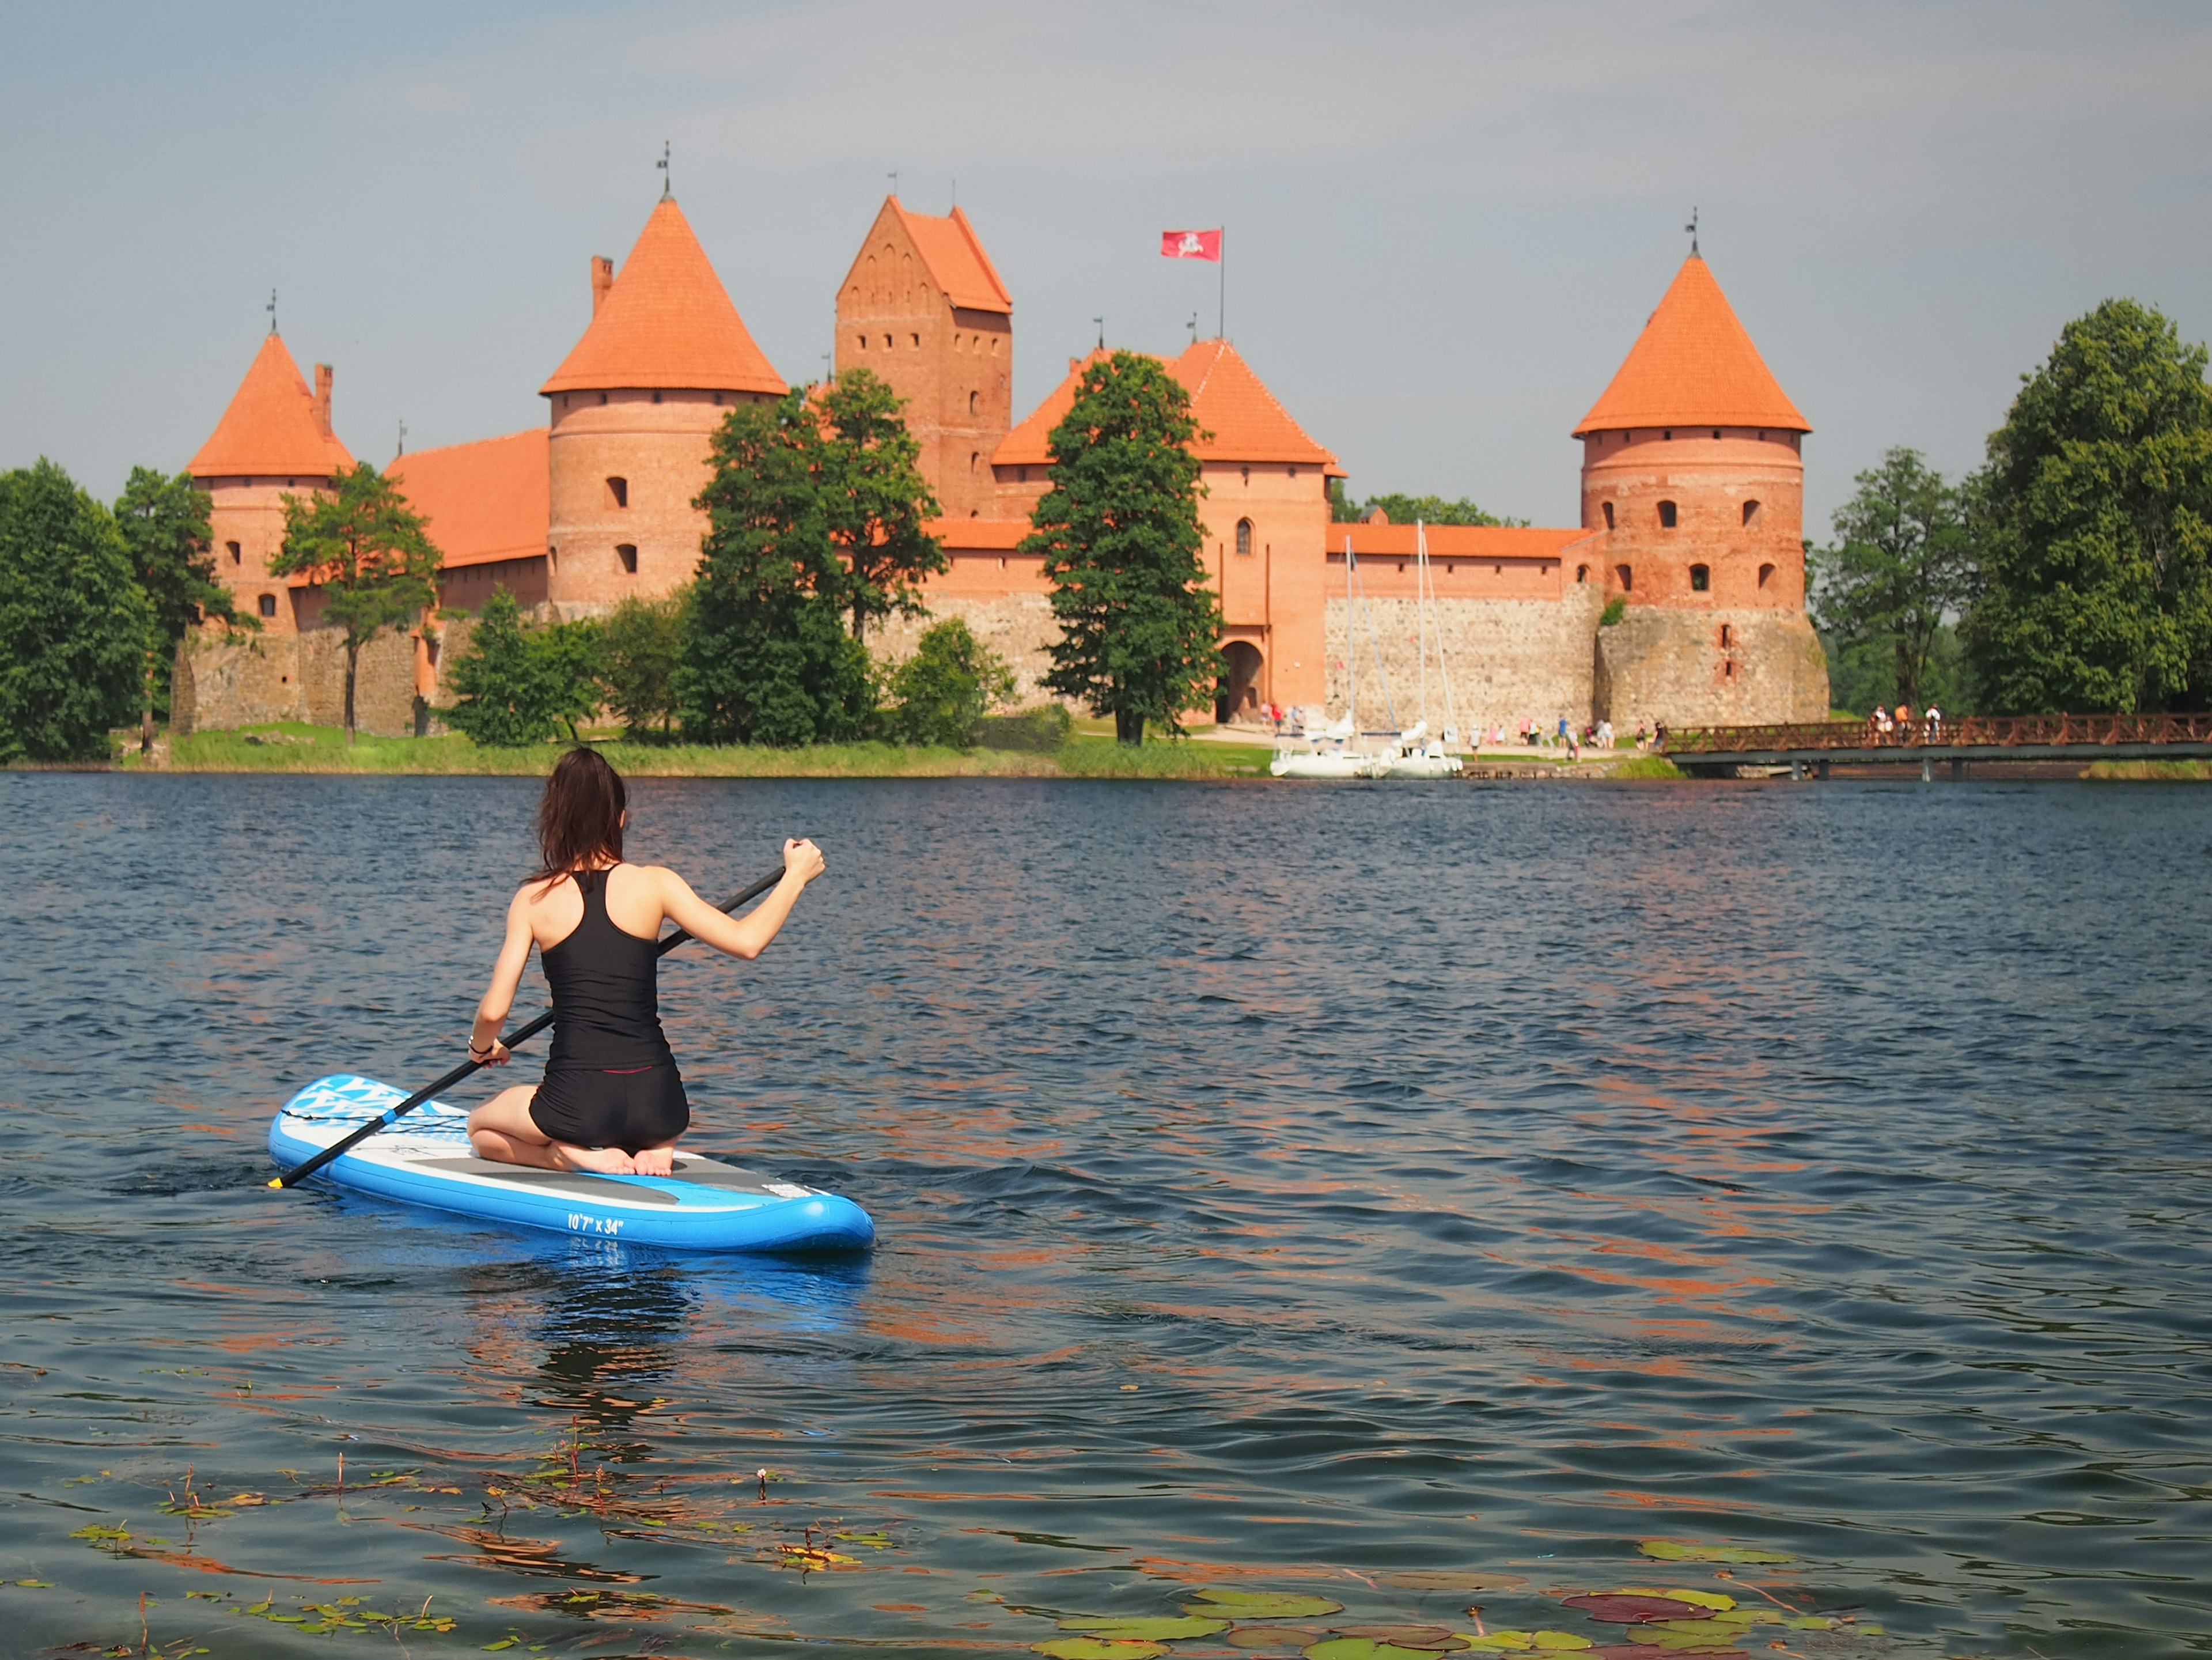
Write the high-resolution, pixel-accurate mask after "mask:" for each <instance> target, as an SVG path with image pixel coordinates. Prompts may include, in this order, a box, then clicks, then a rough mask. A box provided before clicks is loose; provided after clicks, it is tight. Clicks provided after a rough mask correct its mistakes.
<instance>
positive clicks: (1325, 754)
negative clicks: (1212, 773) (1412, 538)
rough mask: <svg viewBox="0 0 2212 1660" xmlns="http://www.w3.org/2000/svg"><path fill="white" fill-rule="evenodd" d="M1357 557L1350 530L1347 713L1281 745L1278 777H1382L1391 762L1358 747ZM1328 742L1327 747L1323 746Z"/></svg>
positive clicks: (1271, 765) (1271, 766)
mask: <svg viewBox="0 0 2212 1660" xmlns="http://www.w3.org/2000/svg"><path fill="white" fill-rule="evenodd" d="M1354 564H1355V560H1354V557H1353V555H1352V536H1351V533H1350V532H1346V535H1345V538H1344V680H1345V691H1344V705H1345V707H1344V714H1343V717H1342V718H1341V719H1340V720H1338V721H1335V722H1334V723H1333V724H1332V725H1330V726H1328V727H1325V728H1324V729H1323V730H1322V731H1321V732H1318V733H1307V734H1306V746H1305V748H1304V749H1294V748H1291V746H1290V745H1277V746H1276V749H1275V756H1274V759H1273V760H1272V761H1270V762H1268V763H1267V770H1268V771H1269V772H1270V773H1271V774H1273V775H1274V776H1275V777H1277V778H1340V779H1341V778H1380V777H1382V776H1383V771H1384V769H1386V768H1388V767H1389V764H1390V757H1389V756H1387V755H1375V754H1370V753H1369V752H1368V751H1364V750H1362V749H1361V748H1359V747H1358V738H1359V666H1358V654H1356V653H1355V651H1354V650H1353V648H1352V569H1353V566H1354ZM1324 745H1326V747H1324Z"/></svg>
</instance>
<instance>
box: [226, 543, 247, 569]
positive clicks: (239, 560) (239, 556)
mask: <svg viewBox="0 0 2212 1660" xmlns="http://www.w3.org/2000/svg"><path fill="white" fill-rule="evenodd" d="M222 545H223V550H224V551H225V552H227V553H228V554H229V555H230V562H231V563H232V564H234V565H238V564H243V563H244V562H245V555H244V553H243V552H242V551H241V550H240V548H239V545H238V544H237V543H235V542H226V543H224V544H222Z"/></svg>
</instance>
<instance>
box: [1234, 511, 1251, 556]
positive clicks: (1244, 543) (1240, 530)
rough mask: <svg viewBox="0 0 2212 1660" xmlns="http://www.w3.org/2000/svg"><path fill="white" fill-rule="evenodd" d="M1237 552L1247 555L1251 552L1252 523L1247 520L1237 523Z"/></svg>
mask: <svg viewBox="0 0 2212 1660" xmlns="http://www.w3.org/2000/svg"><path fill="white" fill-rule="evenodd" d="M1251 551H1252V521H1251V520H1249V519H1239V520H1237V552H1239V553H1247V554H1249V552H1251Z"/></svg>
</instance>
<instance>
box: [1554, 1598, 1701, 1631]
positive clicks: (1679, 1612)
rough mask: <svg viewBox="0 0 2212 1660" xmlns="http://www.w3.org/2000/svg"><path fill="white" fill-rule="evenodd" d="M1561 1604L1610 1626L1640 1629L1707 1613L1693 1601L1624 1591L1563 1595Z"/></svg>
mask: <svg viewBox="0 0 2212 1660" xmlns="http://www.w3.org/2000/svg"><path fill="white" fill-rule="evenodd" d="M1560 1601H1561V1602H1563V1603H1564V1604H1565V1606H1566V1607H1568V1608H1575V1609H1577V1610H1579V1611H1580V1612H1582V1613H1583V1614H1588V1615H1589V1617H1590V1618H1591V1619H1593V1620H1603V1621H1604V1622H1605V1623H1606V1624H1607V1625H1609V1626H1640V1625H1644V1624H1646V1623H1648V1622H1650V1621H1651V1620H1695V1619H1697V1618H1698V1617H1699V1615H1700V1614H1705V1613H1706V1612H1708V1610H1706V1609H1705V1608H1699V1606H1698V1605H1697V1604H1696V1603H1695V1602H1677V1601H1676V1600H1675V1599H1674V1598H1673V1597H1671V1596H1632V1595H1628V1594H1626V1593H1623V1592H1612V1593H1607V1592H1603V1591H1601V1592H1599V1593H1597V1594H1596V1595H1595V1596H1566V1597H1562V1598H1560Z"/></svg>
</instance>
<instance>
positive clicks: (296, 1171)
mask: <svg viewBox="0 0 2212 1660" xmlns="http://www.w3.org/2000/svg"><path fill="white" fill-rule="evenodd" d="M782 880H783V866H781V865H779V866H776V868H775V870H774V871H772V872H771V873H769V874H768V875H766V876H763V877H762V878H761V879H760V880H759V881H757V882H756V883H754V884H753V885H751V886H750V887H749V888H745V889H744V890H742V891H739V892H737V893H733V894H732V895H731V896H730V897H728V898H727V899H725V900H724V901H722V903H720V904H719V905H717V906H715V907H714V909H716V910H723V911H732V910H735V909H737V908H738V906H740V905H742V904H744V903H745V902H746V901H747V900H748V899H757V898H759V897H761V895H763V894H764V893H766V892H767V891H769V889H770V888H772V887H774V886H775V885H776V884H777V883H779V882H781V881H782ZM690 937H691V936H690V933H687V932H685V931H684V929H682V928H678V929H677V930H676V932H675V933H671V934H670V935H669V936H668V938H666V939H663V940H662V941H660V943H659V945H658V946H655V947H654V952H655V953H656V954H657V955H659V956H661V957H665V956H667V955H668V953H669V952H671V951H674V950H675V949H676V948H677V947H678V946H680V945H682V944H683V943H684V941H685V940H686V939H690ZM552 1024H553V1011H552V1010H550V1009H548V1010H546V1011H545V1012H544V1013H543V1014H541V1015H539V1016H538V1018H536V1019H535V1020H532V1021H530V1022H528V1023H526V1025H520V1026H518V1027H516V1028H515V1029H514V1031H512V1032H510V1033H509V1034H507V1036H506V1037H502V1038H501V1039H500V1042H501V1043H504V1044H505V1045H506V1046H507V1048H508V1049H513V1048H515V1047H516V1046H517V1045H518V1044H520V1043H527V1042H528V1041H529V1040H530V1039H532V1038H533V1037H537V1036H538V1033H539V1032H541V1031H544V1030H545V1028H546V1027H548V1026H550V1025H552ZM483 1064H484V1063H483V1061H466V1062H464V1063H463V1064H462V1065H460V1066H458V1067H454V1068H453V1070H452V1071H451V1072H449V1073H447V1074H446V1075H445V1076H444V1077H443V1078H441V1079H438V1080H437V1082H435V1083H434V1084H428V1085H424V1086H423V1087H422V1088H421V1089H419V1090H417V1091H415V1093H414V1094H412V1095H410V1096H409V1097H408V1098H406V1099H405V1100H404V1101H402V1102H401V1103H400V1104H398V1106H396V1107H392V1108H388V1109H386V1110H385V1111H383V1112H380V1113H379V1114H378V1115H377V1116H375V1117H374V1118H372V1119H370V1120H369V1121H368V1122H367V1123H366V1124H363V1125H362V1127H361V1128H359V1129H357V1130H356V1131H354V1132H353V1133H352V1134H350V1135H349V1136H347V1137H346V1138H345V1139H344V1140H342V1141H334V1142H332V1143H331V1145H330V1146H327V1147H325V1148H324V1149H323V1150H322V1151H321V1152H319V1153H317V1154H316V1155H315V1156H314V1157H313V1158H310V1159H308V1160H307V1162H306V1163H304V1164H295V1165H294V1166H293V1167H292V1168H291V1169H290V1170H289V1171H285V1172H284V1174H283V1175H282V1176H280V1177H277V1178H276V1180H275V1181H273V1182H271V1183H270V1184H269V1185H270V1187H272V1188H296V1187H298V1186H299V1185H300V1183H302V1182H304V1181H306V1180H307V1178H308V1177H311V1176H313V1174H314V1173H315V1172H316V1171H319V1170H320V1169H322V1167H323V1166H324V1165H325V1164H329V1163H330V1162H331V1160H332V1159H333V1158H337V1157H339V1156H340V1155H341V1154H343V1153H346V1152H351V1151H352V1150H353V1149H354V1148H355V1147H356V1146H359V1145H360V1144H361V1143H362V1142H363V1141H366V1140H368V1138H369V1137H370V1136H372V1135H374V1134H376V1133H377V1132H378V1131H379V1130H380V1129H383V1128H386V1126H388V1125H390V1124H391V1123H392V1122H393V1121H394V1120H395V1119H398V1118H401V1117H404V1116H405V1115H406V1114H408V1113H410V1112H412V1111H414V1110H415V1109H416V1108H417V1107H419V1106H421V1105H422V1104H423V1103H424V1102H425V1101H428V1100H431V1099H434V1098H436V1097H438V1096H440V1095H442V1094H444V1093H445V1092H446V1091H447V1090H449V1089H451V1088H453V1085H456V1084H458V1083H459V1082H460V1081H461V1079H464V1078H466V1077H467V1076H468V1075H469V1074H470V1073H472V1072H476V1071H478V1070H479V1069H481V1068H482V1067H483Z"/></svg>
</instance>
